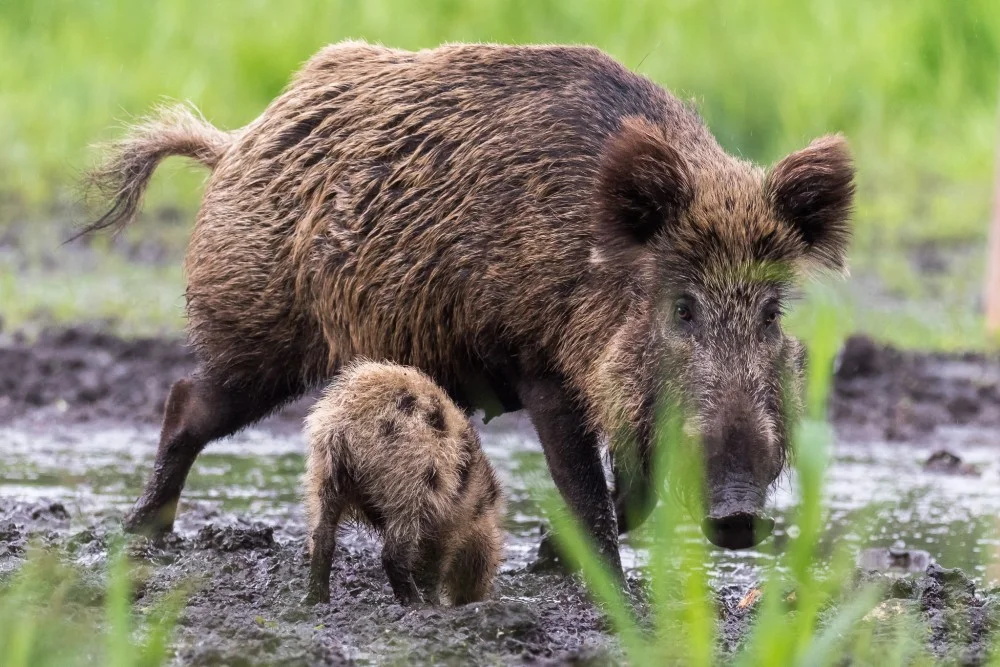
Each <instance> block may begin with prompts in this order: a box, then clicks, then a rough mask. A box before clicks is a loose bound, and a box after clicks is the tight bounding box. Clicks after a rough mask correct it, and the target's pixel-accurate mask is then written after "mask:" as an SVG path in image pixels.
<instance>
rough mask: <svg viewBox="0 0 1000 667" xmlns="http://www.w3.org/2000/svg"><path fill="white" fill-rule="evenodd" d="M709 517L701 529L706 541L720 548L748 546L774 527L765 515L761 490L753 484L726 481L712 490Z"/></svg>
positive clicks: (744, 547)
mask: <svg viewBox="0 0 1000 667" xmlns="http://www.w3.org/2000/svg"><path fill="white" fill-rule="evenodd" d="M711 496H712V497H711V505H710V507H709V512H708V516H706V517H705V520H704V521H702V523H701V530H702V532H704V533H705V537H707V538H708V541H709V542H711V543H712V544H714V545H715V546H718V547H722V548H723V549H749V548H750V547H753V546H756V545H758V544H760V543H761V542H763V541H764V540H765V539H766V538H767V537H768V536H769V535H770V534H771V531H773V530H774V519H772V518H770V517H768V516H767V515H766V514H764V511H763V507H764V496H765V494H764V491H763V490H762V489H759V488H757V487H756V486H755V485H753V484H747V483H729V484H725V485H723V486H722V487H720V488H719V489H718V490H713V491H712V494H711Z"/></svg>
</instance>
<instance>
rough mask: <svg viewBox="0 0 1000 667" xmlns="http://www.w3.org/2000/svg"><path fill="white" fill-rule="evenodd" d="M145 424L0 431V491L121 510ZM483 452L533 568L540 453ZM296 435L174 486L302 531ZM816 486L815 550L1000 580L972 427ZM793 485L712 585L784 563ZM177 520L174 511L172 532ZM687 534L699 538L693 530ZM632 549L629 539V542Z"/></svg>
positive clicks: (981, 457)
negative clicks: (940, 464)
mask: <svg viewBox="0 0 1000 667" xmlns="http://www.w3.org/2000/svg"><path fill="white" fill-rule="evenodd" d="M156 441H157V431H156V429H155V428H152V427H148V426H143V425H133V426H125V427H118V426H114V425H111V424H103V425H102V424H75V425H70V424H61V423H59V422H58V421H54V422H52V423H38V422H33V423H25V424H22V425H20V426H14V427H10V428H5V429H2V430H0V495H4V496H8V497H14V498H20V499H25V500H31V499H42V498H45V499H52V500H59V501H61V502H63V503H64V504H65V505H66V507H67V509H69V512H70V515H71V517H72V521H73V522H74V523H76V522H80V523H81V525H82V524H83V521H82V517H87V516H90V517H92V516H93V515H116V514H120V513H122V512H124V511H125V510H126V509H127V508H128V507H129V505H130V504H131V502H132V501H133V500H134V499H135V497H136V496H137V494H138V492H139V490H140V487H141V484H142V481H143V477H144V475H145V473H146V471H147V470H148V469H149V467H150V464H151V461H152V456H153V453H154V451H155V447H156ZM483 444H484V447H485V448H486V451H487V453H488V455H489V456H490V458H491V460H492V461H493V462H494V464H495V465H496V467H497V469H498V471H499V473H500V475H501V477H502V478H503V480H504V484H505V488H506V489H507V490H508V495H509V501H508V520H507V525H508V530H509V533H510V538H509V540H508V546H507V559H506V563H505V566H504V567H505V569H506V570H508V571H509V570H514V569H519V568H521V567H523V566H525V565H527V564H528V563H530V562H531V561H532V559H533V558H534V553H535V550H536V549H537V546H538V536H539V530H540V525H541V521H540V518H539V512H538V508H537V506H536V505H535V504H534V502H532V499H531V494H530V492H529V484H530V483H531V480H537V479H543V480H544V479H545V477H546V476H545V472H544V470H545V469H544V459H543V457H542V453H541V449H540V448H539V446H538V444H537V442H536V441H535V439H534V436H533V434H532V432H531V429H530V427H529V426H528V423H527V419H526V418H524V417H521V416H518V415H514V416H506V417H503V418H501V419H498V420H496V421H494V422H492V423H491V424H490V425H489V426H488V427H485V429H484V434H483ZM943 447H946V448H947V449H948V450H949V451H952V452H954V453H956V454H958V455H959V456H961V457H962V459H963V461H965V462H966V463H968V464H972V465H973V466H974V467H975V468H976V469H977V474H973V475H959V474H944V473H934V472H929V471H925V470H924V469H923V462H924V461H925V460H926V459H927V457H928V455H929V454H930V453H931V452H932V451H934V450H935V449H938V448H943ZM302 452H303V442H302V438H301V436H300V435H299V434H298V433H297V432H296V431H295V430H294V429H293V428H288V427H287V424H285V425H284V427H283V428H277V429H275V428H270V427H268V426H266V425H265V427H262V428H256V429H251V430H248V431H246V432H244V433H241V434H239V435H237V436H235V437H233V438H230V439H227V440H225V441H222V442H219V443H215V444H213V445H212V446H211V447H210V448H209V449H208V450H207V451H206V452H205V453H204V454H203V455H202V456H201V457H200V458H199V460H198V462H197V463H196V465H195V468H194V470H193V471H192V474H191V477H190V478H189V481H188V485H187V488H186V489H185V496H184V499H185V502H187V503H198V504H200V505H202V506H207V507H208V508H209V509H217V510H219V511H220V512H225V513H234V514H238V515H243V516H246V517H247V518H251V519H260V520H264V521H269V522H273V523H275V524H277V525H283V526H285V527H286V530H285V531H283V533H284V534H285V535H290V536H292V538H294V536H296V535H301V532H302V530H301V526H302V515H301V511H300V508H299V504H298V479H299V475H300V474H301V470H302V465H303V458H302ZM832 459H833V460H832V464H831V466H830V467H829V470H828V473H827V479H826V489H825V495H826V499H827V507H828V508H829V510H830V511H829V520H828V525H827V527H826V532H825V538H824V545H825V546H826V547H827V550H828V551H829V549H830V548H831V547H832V546H833V545H835V544H837V545H839V544H843V543H845V542H846V543H847V544H848V545H849V546H850V548H851V549H852V550H854V551H855V552H860V551H862V550H863V549H866V548H872V547H891V546H893V545H896V546H905V547H907V548H911V549H921V550H926V551H927V552H929V554H930V555H931V557H932V558H933V559H934V560H935V561H937V562H938V563H939V564H941V565H942V566H944V567H960V568H962V569H963V570H964V571H965V572H967V573H968V574H969V575H970V576H971V577H972V578H974V579H977V580H978V581H979V583H984V584H987V585H996V584H997V583H998V582H1000V567H998V566H997V565H995V564H994V565H991V563H996V562H997V561H998V560H1000V540H998V539H997V525H998V517H1000V461H998V460H997V459H998V457H997V456H996V444H995V442H994V441H993V439H992V438H991V437H990V436H989V434H987V433H984V432H983V431H981V430H973V429H960V428H947V429H945V428H942V429H941V430H940V431H939V433H938V437H937V443H936V446H935V447H928V446H923V447H916V446H914V445H912V444H890V443H885V442H843V441H837V442H836V443H835V444H834V445H833V449H832ZM794 486H795V481H794V479H789V480H786V481H785V482H784V483H782V484H781V485H780V486H779V487H778V489H777V490H776V493H775V494H774V498H773V500H772V504H773V506H774V513H775V518H776V521H777V524H776V530H775V536H774V538H772V539H771V540H768V541H766V542H765V543H764V544H763V545H761V547H760V548H759V549H755V550H748V551H743V552H725V551H722V550H713V551H711V552H710V554H709V558H710V562H707V563H706V564H705V566H706V568H707V569H708V570H709V572H710V573H711V575H712V578H713V580H714V582H715V584H716V585H720V586H721V585H728V584H738V585H746V584H749V583H752V582H754V581H757V580H759V579H760V578H761V577H762V576H764V575H765V573H766V572H765V571H766V569H767V568H768V567H773V566H775V565H777V567H779V568H780V567H783V559H782V550H783V546H784V543H785V542H786V540H787V535H788V534H789V533H791V534H794V532H795V530H796V527H795V526H794V523H792V521H793V512H792V509H793V506H794V500H795V492H794ZM177 528H178V531H179V532H181V533H182V534H184V533H185V531H189V532H190V531H191V530H193V529H192V528H190V527H188V526H186V525H185V522H184V511H183V505H182V509H181V514H180V519H179V521H178V525H177ZM690 539H693V540H700V539H702V538H701V537H700V535H697V534H694V535H691V537H690ZM635 542H636V543H639V544H641V536H640V537H638V538H636V539H635ZM622 560H623V563H624V564H625V566H626V567H637V566H640V565H641V564H642V563H643V562H644V560H645V551H644V549H642V548H641V546H640V547H635V546H633V545H632V544H630V540H628V539H626V540H625V543H624V544H623V547H622Z"/></svg>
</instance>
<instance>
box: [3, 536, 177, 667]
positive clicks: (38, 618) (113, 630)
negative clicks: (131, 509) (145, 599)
mask: <svg viewBox="0 0 1000 667" xmlns="http://www.w3.org/2000/svg"><path fill="white" fill-rule="evenodd" d="M110 554H111V555H110V556H109V558H108V563H107V571H106V576H105V577H104V578H103V579H98V580H95V578H94V575H93V574H91V573H89V572H87V571H85V570H83V569H82V568H77V567H74V566H70V565H67V564H66V563H65V562H63V561H62V560H61V559H60V556H59V554H58V553H57V552H55V551H52V550H43V549H40V548H32V549H30V550H29V553H28V557H27V561H26V562H25V563H24V564H23V565H22V566H21V567H20V569H19V570H17V572H16V573H13V574H11V575H8V576H7V577H5V578H3V579H2V580H0V664H2V665H4V667H46V666H48V665H52V666H55V665H59V666H60V667H62V666H64V665H107V666H108V667H153V666H155V665H162V664H164V663H165V662H166V661H167V660H168V659H169V658H170V657H171V652H170V649H169V647H168V641H169V639H170V636H171V634H172V632H173V628H174V627H175V625H176V623H177V618H178V616H179V614H180V611H181V609H182V608H183V605H184V599H185V593H184V591H183V590H175V591H171V592H169V593H167V594H165V595H163V596H161V597H160V599H158V600H157V601H156V602H155V603H154V604H153V605H151V606H148V607H145V608H142V609H141V611H140V610H139V609H134V608H133V595H134V593H135V582H134V578H135V577H137V576H138V575H139V574H140V572H139V570H137V569H136V568H134V567H133V566H132V565H131V564H130V563H129V560H128V558H127V557H126V556H125V553H124V551H123V550H122V549H121V548H114V549H112V550H111V551H110Z"/></svg>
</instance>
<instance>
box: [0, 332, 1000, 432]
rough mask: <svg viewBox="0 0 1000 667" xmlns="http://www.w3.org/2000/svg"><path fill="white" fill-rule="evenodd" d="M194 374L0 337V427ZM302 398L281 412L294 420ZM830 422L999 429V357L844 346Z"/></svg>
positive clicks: (122, 347) (109, 407)
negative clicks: (18, 420)
mask: <svg viewBox="0 0 1000 667" xmlns="http://www.w3.org/2000/svg"><path fill="white" fill-rule="evenodd" d="M194 368H195V359H194V355H193V354H192V352H191V351H190V349H189V348H188V347H187V346H186V345H185V344H184V343H183V342H182V341H181V340H179V339H168V338H137V339H131V340H126V339H122V338H120V337H118V336H115V335H113V334H109V333H107V332H106V331H103V330H102V329H101V328H100V327H99V326H75V327H63V328H46V329H43V330H42V331H41V332H40V334H39V335H38V337H37V338H36V339H33V340H28V339H27V338H26V337H25V336H23V335H20V334H17V333H14V334H0V422H2V421H3V420H13V419H15V418H25V417H27V418H31V419H52V418H56V419H59V420H61V421H71V422H72V421H90V420H115V421H119V422H128V423H132V422H141V423H147V424H155V423H158V422H159V420H160V417H161V415H162V411H163V404H164V402H165V400H166V397H167V394H168V393H169V390H170V386H171V384H173V382H175V381H176V380H178V379H180V378H183V377H185V376H187V375H188V374H190V373H191V372H192V371H193V370H194ZM307 404H308V400H306V401H302V402H300V403H299V404H298V405H297V406H294V407H293V408H292V409H291V410H285V411H283V412H282V413H281V414H282V415H284V421H287V422H289V423H292V422H295V423H297V421H298V420H299V419H300V418H301V416H302V414H303V413H304V410H305V406H306V405H307ZM830 417H831V419H832V421H833V422H834V423H835V424H836V426H837V427H838V429H842V430H844V431H845V432H847V433H848V434H849V435H850V436H851V438H852V439H857V438H860V437H867V438H878V439H886V440H890V441H926V440H928V439H930V438H932V437H933V436H934V434H935V433H936V432H937V431H938V430H939V429H940V428H941V427H942V426H969V427H975V428H982V429H1000V357H994V356H989V355H983V354H973V353H959V354H937V353H931V354H925V353H918V352H907V351H902V350H898V349H896V348H893V347H891V346H886V345H882V344H880V343H878V342H876V341H874V340H872V339H871V338H868V337H866V336H855V337H852V338H849V339H848V340H847V342H846V344H845V345H844V348H843V349H842V351H841V353H840V355H839V357H838V359H837V365H836V369H835V373H834V385H833V389H832V392H831V398H830Z"/></svg>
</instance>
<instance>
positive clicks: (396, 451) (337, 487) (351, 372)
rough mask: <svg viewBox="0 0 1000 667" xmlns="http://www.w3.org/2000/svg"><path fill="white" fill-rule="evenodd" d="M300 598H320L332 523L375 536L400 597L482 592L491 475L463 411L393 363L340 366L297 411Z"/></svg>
mask: <svg viewBox="0 0 1000 667" xmlns="http://www.w3.org/2000/svg"><path fill="white" fill-rule="evenodd" d="M305 430H306V437H307V439H308V455H307V462H306V474H305V480H304V481H305V506H306V516H307V519H308V525H309V537H308V547H309V553H310V560H311V565H310V574H309V592H308V594H307V598H306V600H307V601H308V602H313V603H315V602H327V601H329V599H330V570H331V567H332V562H333V552H334V546H335V543H336V533H337V529H338V527H339V526H340V524H341V523H342V522H344V521H345V520H354V522H355V523H357V524H360V525H365V526H369V527H370V528H371V529H373V530H374V532H375V533H376V534H378V535H379V536H381V537H382V540H383V547H382V566H383V567H384V568H385V573H386V575H387V576H388V577H389V583H390V585H391V586H392V591H393V593H394V594H395V596H396V598H397V599H398V600H399V601H400V602H401V603H402V604H414V603H418V602H421V601H423V602H425V603H428V604H439V603H440V601H441V589H442V586H443V588H444V589H445V590H446V591H447V594H448V598H449V600H450V601H451V602H452V603H453V604H456V605H460V604H466V603H468V602H475V601H478V600H482V599H483V598H485V597H486V596H487V595H488V594H489V592H490V589H491V587H492V583H493V578H494V576H495V574H496V571H497V567H498V565H499V564H500V558H501V551H502V547H503V541H502V535H503V533H502V530H501V528H500V517H501V516H502V514H503V496H502V493H501V489H500V484H499V482H498V481H497V478H496V475H495V473H494V471H493V468H492V466H491V465H490V462H489V460H488V459H487V458H486V455H485V454H484V453H483V450H482V447H481V445H480V442H479V436H478V435H477V434H476V430H475V428H473V426H472V424H471V423H469V420H468V418H467V417H466V415H465V413H463V412H462V411H461V410H460V409H459V408H458V406H456V405H455V403H454V402H453V401H452V400H451V399H450V398H449V397H448V395H447V394H446V393H445V392H444V390H442V389H441V388H440V387H439V386H438V385H437V384H435V383H434V382H433V381H432V380H431V379H430V378H429V377H427V376H426V375H424V374H423V373H421V372H420V371H418V370H416V369H414V368H410V367H406V366H400V365H396V364H389V363H374V362H370V361H362V362H360V363H355V364H352V365H351V366H349V367H348V368H347V369H346V370H345V371H344V372H343V373H342V374H341V375H340V376H339V377H338V379H337V380H335V381H334V382H333V383H332V384H331V385H330V386H329V387H328V389H327V390H326V393H325V394H324V395H323V397H322V398H321V399H320V401H319V402H318V403H317V404H316V406H315V407H314V408H313V409H312V411H311V412H310V414H309V416H308V417H307V419H306V424H305Z"/></svg>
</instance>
